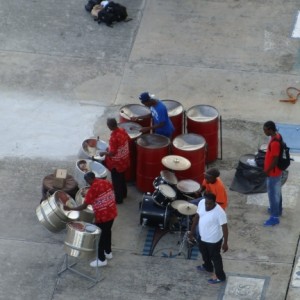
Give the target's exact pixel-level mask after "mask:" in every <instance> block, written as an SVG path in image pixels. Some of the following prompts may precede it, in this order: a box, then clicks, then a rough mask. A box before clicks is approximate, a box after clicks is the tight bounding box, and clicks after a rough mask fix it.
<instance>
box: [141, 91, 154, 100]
mask: <svg viewBox="0 0 300 300" xmlns="http://www.w3.org/2000/svg"><path fill="white" fill-rule="evenodd" d="M151 96H152V95H150V94H149V93H148V92H144V93H141V94H140V96H139V99H140V100H141V102H146V101H149V100H151V99H152V97H151Z"/></svg>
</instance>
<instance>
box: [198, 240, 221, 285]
mask: <svg viewBox="0 0 300 300" xmlns="http://www.w3.org/2000/svg"><path fill="white" fill-rule="evenodd" d="M222 242H223V239H221V240H220V241H219V242H217V243H206V242H203V241H201V238H200V241H199V250H200V252H201V254H202V259H203V261H204V264H203V267H204V268H205V270H206V271H208V272H213V271H215V274H216V276H217V278H218V279H220V280H225V279H226V275H225V273H224V270H223V261H222V256H221V247H222Z"/></svg>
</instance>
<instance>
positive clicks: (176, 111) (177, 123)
mask: <svg viewBox="0 0 300 300" xmlns="http://www.w3.org/2000/svg"><path fill="white" fill-rule="evenodd" d="M162 102H163V103H164V104H165V106H166V107H167V110H168V115H169V118H170V119H171V121H172V123H173V125H174V128H175V130H174V132H173V134H172V137H171V138H172V139H174V138H175V137H176V136H177V135H180V134H182V129H183V106H182V105H181V104H180V103H179V102H178V101H175V100H162Z"/></svg>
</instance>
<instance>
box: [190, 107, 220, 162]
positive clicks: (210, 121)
mask: <svg viewBox="0 0 300 300" xmlns="http://www.w3.org/2000/svg"><path fill="white" fill-rule="evenodd" d="M186 118H187V120H186V127H187V132H188V133H197V134H200V135H202V136H203V137H204V138H205V140H206V143H207V155H206V162H207V163H210V162H213V161H215V160H216V159H217V158H218V133H219V113H218V111H217V110H216V108H214V107H213V106H209V105H195V106H193V107H191V108H190V109H188V110H187V112H186Z"/></svg>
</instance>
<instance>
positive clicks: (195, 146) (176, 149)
mask: <svg viewBox="0 0 300 300" xmlns="http://www.w3.org/2000/svg"><path fill="white" fill-rule="evenodd" d="M205 146H206V141H205V139H204V137H203V136H201V135H199V134H195V133H186V134H182V135H179V136H177V137H176V138H175V139H174V140H173V142H172V148H171V152H172V154H174V155H179V156H182V157H184V158H186V159H188V160H189V161H190V162H191V167H190V168H189V169H187V170H185V171H175V175H176V177H177V178H178V180H183V179H192V180H194V181H197V182H198V183H199V184H202V181H203V179H204V171H205V156H206V147H205Z"/></svg>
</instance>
